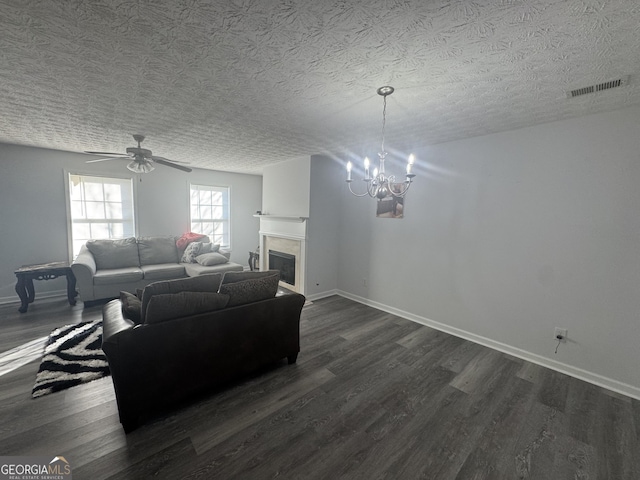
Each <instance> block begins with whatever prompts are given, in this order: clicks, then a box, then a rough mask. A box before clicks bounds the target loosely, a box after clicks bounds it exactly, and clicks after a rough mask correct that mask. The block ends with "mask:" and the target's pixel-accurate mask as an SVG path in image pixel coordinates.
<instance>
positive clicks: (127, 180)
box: [64, 171, 138, 261]
mask: <svg viewBox="0 0 640 480" xmlns="http://www.w3.org/2000/svg"><path fill="white" fill-rule="evenodd" d="M73 177H80V178H84V179H95V180H101V181H102V182H103V185H104V184H108V182H107V181H108V180H114V182H113V184H118V185H120V186H125V187H126V186H128V187H129V188H128V189H127V190H126V194H125V199H124V200H125V202H124V204H125V208H123V209H122V213H123V214H122V216H121V218H117V217H116V218H113V217H112V218H109V217H108V213H107V208H106V207H107V204H109V203H119V202H107V201H106V200H105V199H104V197H103V199H102V200H96V203H103V209H104V210H103V216H102V218H80V219H74V218H73V213H72V212H73V207H72V203H71V202H72V200H73V199H72V187H71V182H72V178H73ZM64 179H65V197H66V204H67V232H68V237H67V238H68V246H69V259H70V260H71V261H73V259H74V258H75V257H76V256H77V255H78V251H79V249H80V247H77V246H76V245H77V241H78V240H83V241H86V240H87V239H89V238H91V239H93V238H114V239H117V238H127V237H135V236H136V232H137V231H138V225H137V215H136V211H137V209H136V198H137V195H136V193H137V192H136V183H135V182H134V181H133V179H132V178H131V177H118V176H114V175H96V174H93V173H78V172H70V171H65V172H64ZM103 192H104V190H103ZM81 202H84V204H83V205H82V206H81V208H82V210H83V212H84V213H85V215H86V212H87V205H86V203H87V202H88V200H87V198H86V197H85V198H83V199H82V200H81ZM120 203H122V202H120ZM114 220H115V222H114ZM114 223H122V224H123V228H122V233H121V234H117V233H116V232H114V231H113V229H112V228H113V227H112V225H109V226H108V227H107V231H108V234H107V235H103V234H102V235H100V236H97V235H93V234H91V233H90V234H89V235H88V237H89V238H85V237H86V236H83V237H81V238H79V239H76V238H74V224H88V225H90V226H91V225H96V226H97V225H98V224H114ZM89 231H90V232H91V228H89ZM102 232H104V229H103V230H102Z"/></svg>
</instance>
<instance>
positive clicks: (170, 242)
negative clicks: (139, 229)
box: [138, 237, 178, 265]
mask: <svg viewBox="0 0 640 480" xmlns="http://www.w3.org/2000/svg"><path fill="white" fill-rule="evenodd" d="M138 255H139V256H140V265H154V264H157V263H178V248H177V247H176V240H175V237H140V238H138Z"/></svg>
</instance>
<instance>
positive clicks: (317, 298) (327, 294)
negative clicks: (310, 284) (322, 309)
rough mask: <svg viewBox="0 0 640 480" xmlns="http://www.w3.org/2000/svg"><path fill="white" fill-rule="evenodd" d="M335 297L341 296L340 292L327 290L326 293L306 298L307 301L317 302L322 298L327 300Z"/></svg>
mask: <svg viewBox="0 0 640 480" xmlns="http://www.w3.org/2000/svg"><path fill="white" fill-rule="evenodd" d="M333 295H340V293H339V290H336V289H333V290H327V291H326V292H320V293H314V294H313V295H305V297H306V298H307V300H309V301H311V302H315V301H316V300H320V299H321V298H327V297H331V296H333Z"/></svg>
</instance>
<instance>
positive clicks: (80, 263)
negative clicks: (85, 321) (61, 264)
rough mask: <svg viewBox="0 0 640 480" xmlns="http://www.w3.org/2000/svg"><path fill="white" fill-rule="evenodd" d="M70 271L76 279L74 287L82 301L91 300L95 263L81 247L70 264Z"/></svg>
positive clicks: (84, 247)
mask: <svg viewBox="0 0 640 480" xmlns="http://www.w3.org/2000/svg"><path fill="white" fill-rule="evenodd" d="M71 271H72V272H73V275H74V276H75V277H76V286H77V288H78V290H79V291H80V298H82V300H83V301H84V300H93V299H94V296H93V276H94V275H95V274H96V271H97V267H96V261H95V259H94V258H93V255H92V254H91V252H90V251H89V250H88V249H87V246H86V245H83V246H82V248H81V249H80V253H79V254H78V256H77V257H76V258H75V260H74V261H73V263H72V264H71Z"/></svg>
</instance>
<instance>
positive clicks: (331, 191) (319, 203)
mask: <svg viewBox="0 0 640 480" xmlns="http://www.w3.org/2000/svg"><path fill="white" fill-rule="evenodd" d="M342 173H343V170H342V164H340V163H338V162H337V161H335V160H333V159H331V158H328V157H323V156H320V155H314V156H312V157H311V179H310V187H309V226H308V231H307V235H308V237H309V239H308V244H307V273H306V280H307V284H306V287H305V292H306V294H307V296H311V295H318V294H321V293H324V292H328V291H332V290H335V289H336V288H338V247H339V242H338V238H339V234H340V232H339V231H338V221H339V218H340V214H341V213H340V207H341V202H340V197H341V196H340V189H341V187H342V186H343V185H342V183H341V182H343V181H344V178H343V175H342Z"/></svg>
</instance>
